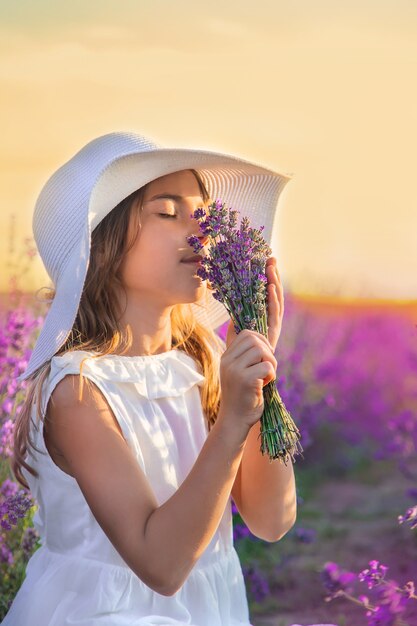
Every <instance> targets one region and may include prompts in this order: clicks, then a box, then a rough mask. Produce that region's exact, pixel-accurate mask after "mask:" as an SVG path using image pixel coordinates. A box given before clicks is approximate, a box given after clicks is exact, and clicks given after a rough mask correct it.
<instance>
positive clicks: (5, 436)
mask: <svg viewBox="0 0 417 626" xmlns="http://www.w3.org/2000/svg"><path fill="white" fill-rule="evenodd" d="M9 400H10V399H9V398H7V399H6V402H7V401H9ZM4 407H5V403H3V406H2V409H3V410H4ZM10 412H11V411H10ZM14 428H15V425H14V422H13V421H12V420H11V419H8V420H6V421H5V422H4V423H3V424H2V425H1V426H0V455H2V456H5V457H11V456H12V454H13V433H14Z"/></svg>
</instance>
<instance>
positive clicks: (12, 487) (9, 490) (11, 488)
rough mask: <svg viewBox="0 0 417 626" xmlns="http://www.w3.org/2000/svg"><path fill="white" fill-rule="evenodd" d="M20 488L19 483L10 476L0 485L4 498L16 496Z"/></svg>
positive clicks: (0, 491)
mask: <svg viewBox="0 0 417 626" xmlns="http://www.w3.org/2000/svg"><path fill="white" fill-rule="evenodd" d="M18 489H19V487H18V485H17V483H15V482H13V481H12V480H10V478H6V480H4V481H3V484H2V485H1V486H0V494H1V495H2V496H3V498H2V499H4V498H9V497H10V496H14V495H15V494H16V493H17V492H18Z"/></svg>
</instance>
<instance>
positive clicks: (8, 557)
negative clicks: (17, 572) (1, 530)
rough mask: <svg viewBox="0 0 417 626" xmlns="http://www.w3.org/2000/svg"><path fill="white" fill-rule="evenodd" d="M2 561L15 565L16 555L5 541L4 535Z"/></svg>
mask: <svg viewBox="0 0 417 626" xmlns="http://www.w3.org/2000/svg"><path fill="white" fill-rule="evenodd" d="M0 563H7V565H14V556H13V552H12V551H11V550H10V548H9V547H8V546H7V545H6V544H5V543H4V537H2V535H0Z"/></svg>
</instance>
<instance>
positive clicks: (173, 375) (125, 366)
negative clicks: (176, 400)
mask: <svg viewBox="0 0 417 626" xmlns="http://www.w3.org/2000/svg"><path fill="white" fill-rule="evenodd" d="M82 361H84V364H83V366H82V372H83V373H84V372H85V374H86V375H88V374H93V375H96V376H99V377H100V378H101V379H103V380H110V381H119V382H126V383H135V386H136V389H137V391H138V393H140V394H141V395H142V396H144V397H145V398H148V399H149V400H154V399H156V398H167V397H175V396H182V395H183V394H184V393H185V392H186V391H188V390H189V389H191V387H193V385H200V386H201V385H202V384H203V382H204V380H205V376H203V375H202V374H201V373H199V372H198V371H197V369H196V368H197V362H196V361H195V360H194V359H193V357H191V356H189V355H188V354H186V353H185V352H184V351H183V350H176V349H174V350H169V351H168V352H162V353H160V354H153V355H149V356H133V357H129V356H120V355H115V354H108V355H105V356H100V357H95V356H94V353H93V352H89V351H86V350H72V351H70V352H67V353H66V354H63V355H62V356H54V357H53V358H52V360H51V374H50V381H51V385H52V386H53V382H54V378H55V377H56V376H60V377H61V378H62V369H64V368H66V369H68V374H70V373H73V374H79V373H80V367H81V362H82Z"/></svg>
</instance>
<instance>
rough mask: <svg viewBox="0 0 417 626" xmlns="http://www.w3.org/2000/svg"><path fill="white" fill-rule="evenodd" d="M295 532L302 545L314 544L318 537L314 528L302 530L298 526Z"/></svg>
mask: <svg viewBox="0 0 417 626" xmlns="http://www.w3.org/2000/svg"><path fill="white" fill-rule="evenodd" d="M293 530H294V535H295V537H296V539H297V540H298V541H300V542H301V543H313V541H314V540H315V539H316V536H317V531H316V530H315V529H314V528H302V527H301V526H298V527H297V528H294V529H293Z"/></svg>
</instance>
